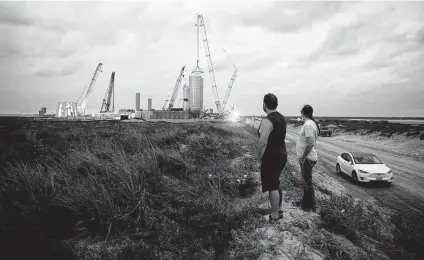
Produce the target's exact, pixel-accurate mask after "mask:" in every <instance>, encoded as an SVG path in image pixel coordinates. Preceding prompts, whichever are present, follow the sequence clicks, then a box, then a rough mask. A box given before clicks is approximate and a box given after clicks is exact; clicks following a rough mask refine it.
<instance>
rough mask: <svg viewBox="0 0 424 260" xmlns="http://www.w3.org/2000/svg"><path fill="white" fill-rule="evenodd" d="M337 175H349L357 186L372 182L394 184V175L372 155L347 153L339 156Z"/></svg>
mask: <svg viewBox="0 0 424 260" xmlns="http://www.w3.org/2000/svg"><path fill="white" fill-rule="evenodd" d="M336 172H337V174H342V173H344V174H347V175H348V176H350V177H352V179H353V181H354V182H355V183H357V184H359V183H362V182H370V181H384V182H387V183H388V184H391V183H392V182H393V173H392V171H391V169H390V168H389V167H387V166H386V165H385V164H384V163H383V162H382V161H381V160H380V159H379V158H378V157H377V156H375V155H374V154H371V153H360V152H345V153H342V154H341V155H339V156H337V164H336Z"/></svg>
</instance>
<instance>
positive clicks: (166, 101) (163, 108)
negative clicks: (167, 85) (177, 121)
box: [162, 99, 169, 110]
mask: <svg viewBox="0 0 424 260" xmlns="http://www.w3.org/2000/svg"><path fill="white" fill-rule="evenodd" d="M168 101H169V100H168V99H167V100H165V104H163V107H162V110H165V108H166V104H167V103H168Z"/></svg>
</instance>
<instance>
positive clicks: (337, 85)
mask: <svg viewBox="0 0 424 260" xmlns="http://www.w3.org/2000/svg"><path fill="white" fill-rule="evenodd" d="M423 7H424V4H423V3H400V2H399V3H392V2H372V3H371V2H326V3H318V2H268V1H256V2H251V1H247V2H245V3H243V4H242V5H240V3H238V2H233V1H222V2H220V3H219V4H217V3H216V2H214V1H201V4H199V3H195V2H192V1H179V2H173V1H171V2H169V3H163V1H157V2H154V1H151V2H140V3H138V2H137V3H136V2H121V1H120V2H117V1H114V2H62V1H58V2H19V3H17V2H1V3H0V8H1V10H2V11H3V10H5V11H4V12H1V13H0V35H2V37H0V57H1V58H0V112H2V111H10V110H13V109H15V110H21V109H22V110H24V111H28V112H31V111H35V112H36V111H38V110H39V107H40V106H47V107H48V109H50V111H51V110H53V109H54V107H55V106H56V103H57V102H58V101H66V100H69V101H73V100H76V98H77V97H78V96H79V95H80V92H81V91H82V89H83V86H85V85H86V83H87V82H88V81H89V80H90V77H91V75H92V73H93V71H94V69H95V66H96V65H97V63H98V62H102V63H103V64H104V66H103V71H104V73H101V74H100V75H99V78H98V80H97V83H96V86H95V87H94V90H93V93H92V94H91V96H90V97H89V103H88V107H87V109H88V111H92V112H93V113H94V112H98V110H99V109H100V107H99V106H100V104H101V100H102V98H103V96H104V93H105V91H106V88H107V86H108V83H109V77H110V73H111V72H112V71H116V82H115V87H116V99H115V104H116V107H117V108H133V107H134V100H135V98H134V95H135V93H138V92H139V93H140V94H141V99H142V105H143V104H144V105H143V106H147V99H148V98H153V105H154V107H155V108H161V107H162V105H163V102H164V100H165V99H166V97H167V96H168V95H170V94H171V93H172V90H173V87H174V85H175V80H176V78H177V76H178V73H179V71H180V69H181V67H182V66H184V65H185V66H187V68H186V77H185V78H184V80H183V83H186V82H188V74H189V73H190V72H191V71H190V70H191V69H193V68H194V67H195V66H196V47H197V46H196V27H195V26H194V25H195V22H196V13H201V14H203V15H204V18H205V23H206V28H207V33H208V40H209V47H210V51H211V55H212V62H213V65H214V70H215V77H216V84H217V86H218V92H219V96H220V97H221V101H222V99H223V97H224V96H225V92H226V89H227V86H228V82H229V80H230V78H231V75H232V73H233V68H232V64H231V62H230V61H229V59H228V58H227V57H226V55H225V53H224V52H223V51H222V49H225V50H226V51H227V54H228V55H230V57H231V59H233V61H234V63H235V65H236V66H237V68H238V78H237V80H236V82H235V84H234V87H233V89H232V92H231V95H230V99H229V101H228V102H229V103H228V104H229V105H231V104H235V105H236V107H237V108H238V109H240V112H241V113H242V114H260V113H261V97H262V96H263V95H264V93H265V92H275V93H276V94H277V96H278V97H279V98H280V100H281V101H282V102H281V111H282V112H283V113H284V114H285V115H291V114H295V115H297V114H298V111H299V107H300V106H301V105H302V104H304V103H311V104H312V105H314V108H315V107H316V111H317V113H318V114H321V115H367V116H372V115H376V116H377V115H382V114H383V113H386V114H388V115H390V114H397V115H402V114H403V115H409V114H408V113H410V114H411V115H412V114H414V113H418V112H417V111H422V110H420V109H421V108H422V106H421V105H420V104H419V103H418V101H419V97H422V95H421V94H420V93H421V92H420V91H422V88H423V85H422V84H423V83H421V82H422V75H424V67H423V66H422V65H421V64H423V63H422V60H424V56H423V54H424V46H423V45H424V44H423V40H424V29H423V28H424V19H423V17H424V8H423ZM46 14H49V15H46ZM200 44H201V46H200V66H201V68H202V69H203V70H204V71H205V74H204V101H205V106H206V107H210V108H215V104H214V98H213V96H214V95H213V92H212V87H211V82H210V77H209V75H207V74H209V73H208V65H207V62H206V57H205V53H204V46H203V42H202V41H200ZM181 89H182V88H181ZM407 92H408V93H413V94H411V95H409V94H406V93H407ZM180 95H181V93H180ZM358 99H360V100H361V102H362V101H363V105H361V106H359V107H358ZM382 99H384V100H382ZM408 99H411V100H412V101H411V102H408V101H407V100H408ZM373 100H381V102H379V103H378V104H375V101H373ZM421 100H422V99H421ZM18 101H19V102H18ZM373 104H374V105H373ZM398 104H401V105H399V106H398ZM377 107H378V111H376V110H375V109H374V108H377ZM355 113H356V114H355ZM414 115H415V114H414Z"/></svg>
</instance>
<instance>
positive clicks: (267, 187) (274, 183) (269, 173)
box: [261, 154, 287, 192]
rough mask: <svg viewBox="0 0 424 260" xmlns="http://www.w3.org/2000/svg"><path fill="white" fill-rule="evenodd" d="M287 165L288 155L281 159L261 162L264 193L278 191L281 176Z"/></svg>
mask: <svg viewBox="0 0 424 260" xmlns="http://www.w3.org/2000/svg"><path fill="white" fill-rule="evenodd" d="M286 163H287V154H285V155H283V156H282V157H280V158H275V159H268V160H263V161H262V162H261V182H262V192H266V191H272V190H278V189H279V186H280V174H281V172H282V171H283V169H284V167H285V166H286Z"/></svg>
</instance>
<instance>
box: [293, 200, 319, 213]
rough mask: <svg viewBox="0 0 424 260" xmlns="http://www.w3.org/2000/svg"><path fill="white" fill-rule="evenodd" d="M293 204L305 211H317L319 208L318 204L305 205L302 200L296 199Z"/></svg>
mask: <svg viewBox="0 0 424 260" xmlns="http://www.w3.org/2000/svg"><path fill="white" fill-rule="evenodd" d="M292 205H293V206H295V207H299V208H301V209H302V210H303V211H313V212H316V210H317V208H316V206H312V207H305V206H304V205H303V203H302V201H295V202H293V203H292Z"/></svg>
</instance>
